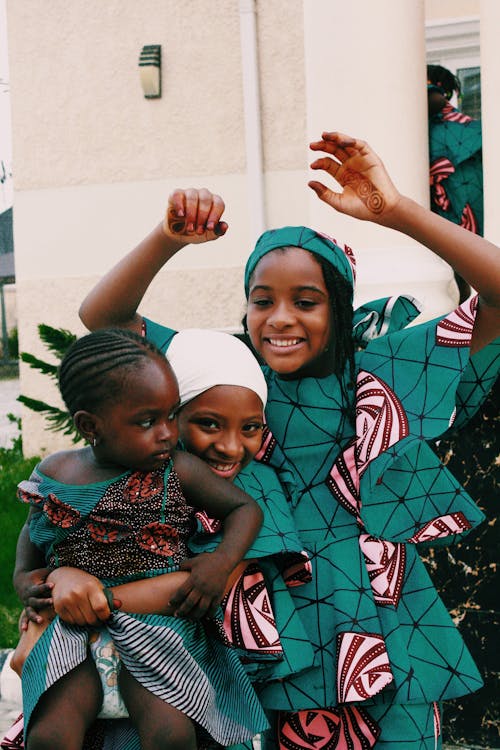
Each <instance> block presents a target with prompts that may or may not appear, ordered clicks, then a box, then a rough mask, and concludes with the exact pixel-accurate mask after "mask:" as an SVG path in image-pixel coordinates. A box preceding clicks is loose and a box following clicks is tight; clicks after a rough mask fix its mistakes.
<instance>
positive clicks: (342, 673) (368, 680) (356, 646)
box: [337, 633, 394, 703]
mask: <svg viewBox="0 0 500 750" xmlns="http://www.w3.org/2000/svg"><path fill="white" fill-rule="evenodd" d="M393 679H394V678H393V675H392V672H391V667H390V665H389V657H388V655H387V651H386V648H385V643H384V639H383V638H382V636H380V635H377V634H376V633H340V634H339V635H338V636H337V690H338V696H339V703H350V702H354V701H363V700H366V699H367V698H371V697H372V696H374V695H376V694H377V693H380V691H381V690H383V688H385V687H386V685H388V684H389V683H390V682H392V681H393Z"/></svg>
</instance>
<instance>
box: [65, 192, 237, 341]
mask: <svg viewBox="0 0 500 750" xmlns="http://www.w3.org/2000/svg"><path fill="white" fill-rule="evenodd" d="M223 211H224V201H223V200H222V198H221V197H220V196H218V195H214V194H213V193H211V192H210V191H209V190H206V189H204V188H203V189H201V190H197V189H194V188H191V189H188V190H175V191H174V192H173V193H172V194H171V195H170V196H169V199H168V206H167V211H166V214H165V218H164V219H163V221H162V222H161V223H160V224H158V226H156V227H155V228H154V229H153V231H152V232H151V233H150V234H148V236H147V237H146V238H145V239H144V240H142V242H140V243H139V245H138V246H137V247H136V248H135V249H134V250H132V251H131V252H130V253H129V254H128V255H126V256H125V257H124V258H122V260H121V261H119V262H118V263H117V265H116V266H114V267H113V268H112V269H111V270H110V271H109V272H108V273H107V274H106V275H105V276H104V277H103V278H102V279H101V280H100V281H99V283H98V284H97V285H96V286H95V287H94V288H93V289H92V290H91V291H90V293H89V294H88V295H87V297H86V298H85V299H84V301H83V302H82V305H81V307H80V318H81V320H82V322H83V323H84V325H85V326H87V328H88V329H89V330H91V331H95V330H97V329H98V328H106V327H108V326H114V327H118V328H131V329H132V330H135V331H138V332H140V330H141V325H142V318H141V316H140V315H139V314H138V313H137V308H138V307H139V305H140V303H141V300H142V298H143V297H144V294H145V293H146V291H147V289H148V287H149V285H150V284H151V282H152V280H153V279H154V277H155V276H156V274H157V273H158V271H160V269H161V268H162V267H163V266H164V265H165V263H167V261H169V260H170V258H172V257H173V256H174V255H175V254H176V253H177V252H178V251H179V250H180V249H181V248H183V247H184V246H185V245H188V244H199V243H202V242H209V241H211V240H215V239H217V238H219V237H221V236H222V235H224V234H225V233H226V231H227V228H228V225H227V224H226V222H224V221H221V217H222V214H223Z"/></svg>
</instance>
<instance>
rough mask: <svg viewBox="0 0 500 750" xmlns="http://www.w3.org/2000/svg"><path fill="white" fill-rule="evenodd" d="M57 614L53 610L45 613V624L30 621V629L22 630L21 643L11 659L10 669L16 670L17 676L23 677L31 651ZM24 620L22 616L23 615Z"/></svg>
mask: <svg viewBox="0 0 500 750" xmlns="http://www.w3.org/2000/svg"><path fill="white" fill-rule="evenodd" d="M54 617H55V614H54V611H53V610H51V614H50V615H49V614H48V611H47V613H46V612H45V611H44V613H43V622H40V623H38V622H33V620H30V621H29V622H28V627H27V629H26V630H21V637H20V638H19V642H18V644H17V646H16V648H15V649H14V652H13V654H12V656H11V659H10V667H11V669H13V670H14V672H15V673H16V674H18V675H19V677H21V673H22V671H23V667H24V662H25V661H26V659H27V658H28V655H29V654H30V652H31V649H32V648H33V646H34V645H35V643H36V642H37V641H38V639H39V638H40V636H41V635H42V633H43V632H44V631H45V630H47V628H48V626H49V623H50V622H51V621H52V620H53V619H54ZM21 620H22V615H21Z"/></svg>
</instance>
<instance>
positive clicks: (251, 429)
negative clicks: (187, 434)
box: [195, 418, 264, 435]
mask: <svg viewBox="0 0 500 750" xmlns="http://www.w3.org/2000/svg"><path fill="white" fill-rule="evenodd" d="M195 424H197V425H198V426H199V427H201V428H202V429H204V430H207V431H209V430H210V431H212V432H217V431H218V430H222V429H223V427H222V425H221V424H220V423H219V422H217V421H216V420H215V419H208V418H207V419H203V418H199V419H197V420H195ZM263 426H264V425H263V424H262V422H249V423H248V424H245V425H243V426H242V428H241V431H242V432H243V433H244V434H245V435H253V434H254V433H255V432H259V431H260V430H262V428H263Z"/></svg>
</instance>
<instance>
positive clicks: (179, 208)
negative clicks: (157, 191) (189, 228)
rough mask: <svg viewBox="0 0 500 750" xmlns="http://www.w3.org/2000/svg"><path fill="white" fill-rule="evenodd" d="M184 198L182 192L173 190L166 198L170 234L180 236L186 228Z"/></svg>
mask: <svg viewBox="0 0 500 750" xmlns="http://www.w3.org/2000/svg"><path fill="white" fill-rule="evenodd" d="M185 216H186V196H185V194H184V191H183V190H174V192H173V193H171V194H170V195H169V197H168V207H167V224H168V228H169V230H170V231H171V232H172V234H182V233H183V232H184V230H185V228H186V218H185Z"/></svg>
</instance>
